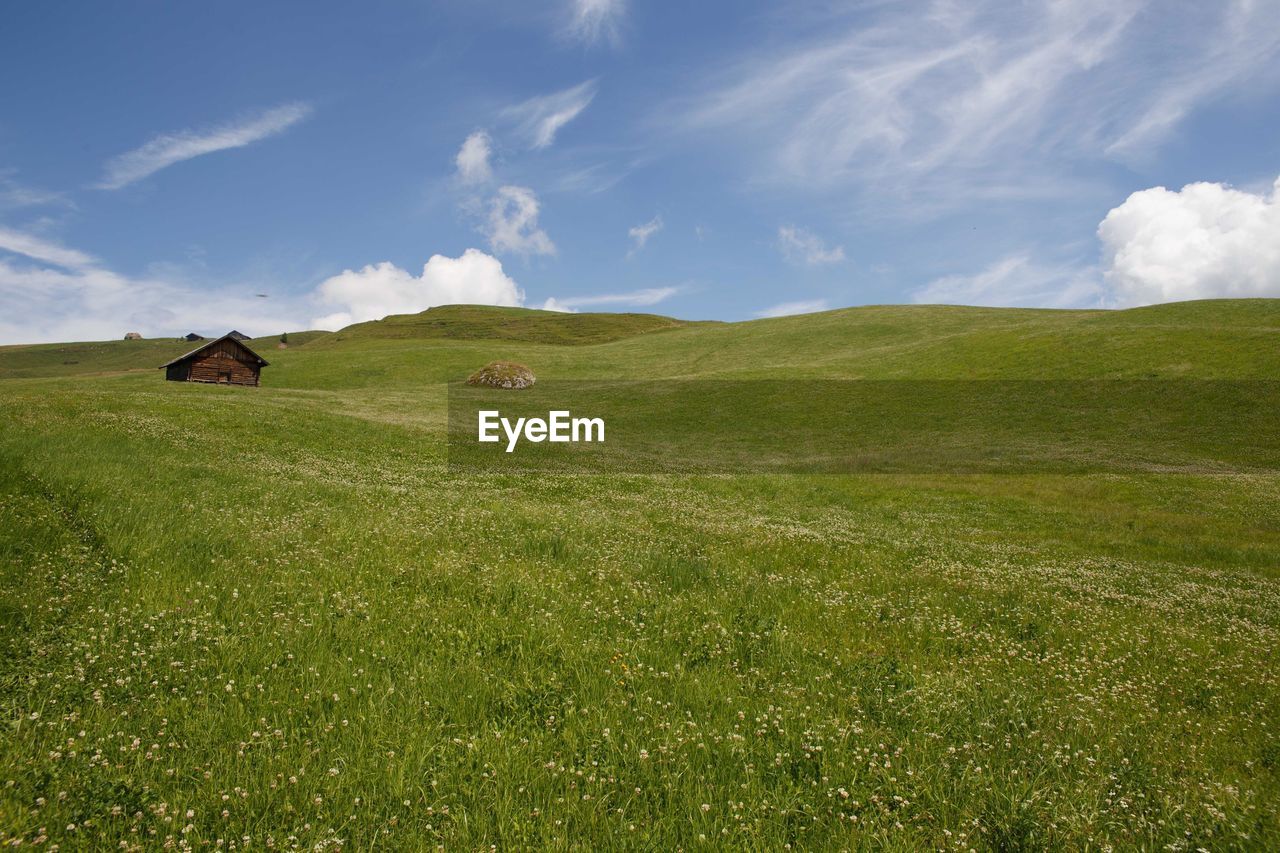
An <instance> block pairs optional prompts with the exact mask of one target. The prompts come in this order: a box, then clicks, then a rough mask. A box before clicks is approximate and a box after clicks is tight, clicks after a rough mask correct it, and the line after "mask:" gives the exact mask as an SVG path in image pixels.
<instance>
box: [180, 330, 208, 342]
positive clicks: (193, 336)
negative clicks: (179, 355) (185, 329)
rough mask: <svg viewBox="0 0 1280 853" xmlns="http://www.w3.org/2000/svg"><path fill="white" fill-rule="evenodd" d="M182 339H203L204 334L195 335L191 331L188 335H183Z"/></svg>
mask: <svg viewBox="0 0 1280 853" xmlns="http://www.w3.org/2000/svg"><path fill="white" fill-rule="evenodd" d="M182 339H183V340H184V341H203V340H204V335H197V334H196V333H195V332H191V333H190V334H188V335H183V336H182Z"/></svg>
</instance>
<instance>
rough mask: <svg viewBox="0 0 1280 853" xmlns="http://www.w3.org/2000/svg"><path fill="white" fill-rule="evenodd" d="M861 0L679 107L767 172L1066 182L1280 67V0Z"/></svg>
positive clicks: (844, 179)
mask: <svg viewBox="0 0 1280 853" xmlns="http://www.w3.org/2000/svg"><path fill="white" fill-rule="evenodd" d="M853 5H854V6H855V7H856V8H854V9H852V10H850V11H847V12H846V11H840V12H835V13H833V14H832V16H831V18H830V20H827V21H826V22H825V25H824V26H822V27H813V28H811V29H810V30H808V31H807V32H806V33H804V34H797V35H796V37H795V38H793V39H789V40H786V42H785V44H786V46H785V47H783V48H781V49H779V50H776V51H774V52H773V53H772V54H769V53H762V52H760V51H754V52H753V53H752V54H751V55H750V56H745V57H742V58H741V59H740V60H738V61H735V62H732V63H730V64H729V65H727V66H725V67H723V68H721V69H720V71H719V72H718V73H716V74H715V75H713V76H712V77H711V78H709V80H708V82H707V84H706V85H705V86H704V87H703V89H702V93H701V94H699V95H696V96H695V97H693V98H692V99H691V100H689V101H686V102H685V103H684V104H683V107H684V108H683V109H678V107H679V106H680V105H675V107H673V105H672V104H666V105H664V112H663V114H662V115H663V118H662V120H663V121H664V122H669V121H670V114H671V113H672V112H673V111H674V112H675V113H676V114H678V115H680V116H682V120H681V121H680V122H679V126H681V127H683V128H685V129H692V130H695V131H697V130H715V131H721V130H723V129H724V128H737V129H742V130H747V131H750V132H749V133H741V134H739V138H741V139H743V140H745V142H744V145H745V146H747V147H748V150H749V153H751V154H752V156H754V157H756V158H760V160H761V162H760V163H757V172H758V174H763V175H767V176H769V177H771V178H773V179H776V180H778V181H781V182H784V183H789V184H794V185H804V186H837V187H847V186H850V185H856V186H858V187H859V188H863V189H872V188H875V189H878V190H884V189H891V190H895V191H902V192H904V193H912V192H915V193H917V194H919V195H927V194H930V193H932V194H938V193H947V192H956V193H959V194H974V195H981V196H985V197H993V196H997V197H1015V196H1025V195H1034V194H1036V193H1037V190H1036V187H1035V186H1034V183H1035V182H1043V183H1045V184H1046V185H1047V193H1046V194H1052V191H1053V189H1054V188H1055V187H1056V188H1060V187H1061V182H1060V180H1058V177H1059V176H1061V175H1070V174H1072V172H1071V168H1070V167H1071V165H1072V164H1078V163H1079V162H1080V161H1081V160H1086V161H1088V160H1094V161H1098V162H1101V161H1104V160H1106V159H1108V158H1112V159H1115V158H1121V159H1123V158H1126V157H1129V156H1131V155H1134V154H1135V153H1138V152H1140V151H1141V150H1142V149H1143V148H1144V147H1145V146H1151V145H1155V144H1158V143H1159V142H1160V141H1161V140H1162V139H1163V138H1164V137H1165V136H1166V135H1167V134H1168V133H1169V132H1171V131H1172V130H1174V129H1175V128H1176V126H1177V125H1178V123H1179V122H1180V121H1181V120H1182V118H1183V117H1185V116H1186V115H1188V114H1189V113H1190V112H1191V111H1192V110H1194V109H1195V108H1196V107H1197V106H1198V105H1199V104H1201V103H1202V102H1204V101H1205V100H1206V99H1208V98H1210V97H1212V96H1216V95H1219V94H1221V93H1222V92H1223V91H1224V90H1227V89H1229V88H1230V89H1233V90H1236V89H1238V88H1239V87H1240V84H1242V83H1243V82H1244V81H1251V80H1258V81H1262V82H1263V83H1267V85H1274V84H1276V83H1277V79H1276V78H1278V77H1280V74H1277V73H1275V70H1274V68H1275V65H1276V58H1277V56H1278V55H1280V6H1277V5H1276V4H1275V3H1259V2H1250V0H1233V1H1232V2H1230V3H1222V4H1194V3H1183V2H1178V3H1174V4H1165V3H1156V2H1154V0H1075V1H1074V2H1049V0H1044V2H1032V3H1022V4H1016V5H1011V4H1008V3H1005V2H1002V0H973V2H966V3H956V2H954V0H918V2H903V3H887V4H878V5H872V6H871V7H868V6H866V5H865V4H853ZM1169 5H1173V6H1175V7H1176V8H1177V11H1172V10H1170V9H1169V8H1168V6H1169ZM846 8H847V7H846ZM815 32H816V33H818V34H817V35H814V34H813V33H815ZM1264 78H1265V79H1264ZM1268 81H1269V82H1268ZM1054 165H1056V166H1058V167H1059V168H1058V169H1057V170H1056V171H1055V169H1053V168H1052V166H1054Z"/></svg>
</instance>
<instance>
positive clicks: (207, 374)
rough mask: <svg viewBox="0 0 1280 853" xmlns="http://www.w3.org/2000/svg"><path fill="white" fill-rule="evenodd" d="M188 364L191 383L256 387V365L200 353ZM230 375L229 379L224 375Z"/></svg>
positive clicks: (222, 356) (224, 356)
mask: <svg viewBox="0 0 1280 853" xmlns="http://www.w3.org/2000/svg"><path fill="white" fill-rule="evenodd" d="M188 364H189V365H190V366H189V368H188V378H189V379H190V380H191V381H192V382H227V381H230V383H231V384H232V385H257V384H258V367H257V365H249V364H245V363H244V362H243V361H240V360H239V359H236V358H231V357H228V356H226V355H215V354H210V353H207V352H206V353H201V354H200V355H198V356H196V357H195V358H193V359H191V360H190V361H189V362H188ZM228 373H229V374H230V379H229V380H228V379H227V378H226V377H225V374H228Z"/></svg>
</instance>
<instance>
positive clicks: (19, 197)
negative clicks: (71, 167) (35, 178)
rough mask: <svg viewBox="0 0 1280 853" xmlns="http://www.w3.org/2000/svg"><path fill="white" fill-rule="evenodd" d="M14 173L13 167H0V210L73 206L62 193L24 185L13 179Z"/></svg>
mask: <svg viewBox="0 0 1280 853" xmlns="http://www.w3.org/2000/svg"><path fill="white" fill-rule="evenodd" d="M15 174H17V172H16V170H14V169H0V210H15V209H17V208H22V207H43V206H46V205H60V206H66V207H75V204H74V203H72V201H71V200H70V199H68V198H67V197H66V195H64V194H63V193H58V192H50V191H49V190H42V189H37V188H35V187H28V186H24V185H23V184H20V183H18V182H17V181H15V180H14V179H13V176H14V175H15Z"/></svg>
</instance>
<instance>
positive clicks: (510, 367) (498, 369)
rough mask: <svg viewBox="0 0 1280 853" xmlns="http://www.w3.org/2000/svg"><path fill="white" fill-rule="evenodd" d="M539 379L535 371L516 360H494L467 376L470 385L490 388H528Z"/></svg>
mask: <svg viewBox="0 0 1280 853" xmlns="http://www.w3.org/2000/svg"><path fill="white" fill-rule="evenodd" d="M536 381H537V379H535V378H534V375H533V371H532V370H530V369H529V368H527V367H525V366H524V365H523V364H517V363H516V362H514V361H493V362H490V363H489V364H486V365H485V366H484V367H482V368H480V369H479V370H477V371H476V372H475V373H473V374H471V375H470V376H469V377H467V384H468V385H483V386H486V387H488V388H511V389H519V388H528V387H529V386H531V385H532V384H533V383H534V382H536Z"/></svg>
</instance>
